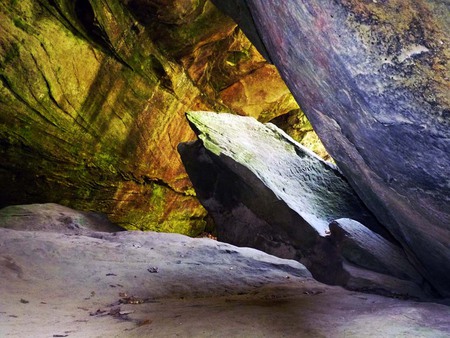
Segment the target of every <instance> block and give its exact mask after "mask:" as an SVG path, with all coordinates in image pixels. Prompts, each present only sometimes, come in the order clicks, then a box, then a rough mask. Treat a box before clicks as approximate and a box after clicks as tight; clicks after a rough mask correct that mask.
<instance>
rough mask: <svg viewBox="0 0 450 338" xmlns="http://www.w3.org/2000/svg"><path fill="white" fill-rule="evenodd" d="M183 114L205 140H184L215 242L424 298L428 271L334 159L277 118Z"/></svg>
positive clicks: (327, 277)
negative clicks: (279, 123) (385, 225)
mask: <svg viewBox="0 0 450 338" xmlns="http://www.w3.org/2000/svg"><path fill="white" fill-rule="evenodd" d="M187 118H188V120H189V121H190V123H191V125H192V128H193V129H194V130H195V132H196V133H197V135H198V138H199V140H198V141H196V142H194V143H186V144H180V145H179V147H178V148H179V151H180V154H181V157H182V160H183V163H184V164H185V166H186V169H187V172H188V174H189V177H190V179H191V181H192V183H193V184H194V188H195V189H196V192H197V196H198V198H199V199H200V201H201V202H202V204H203V205H204V206H205V208H206V209H207V210H208V211H209V213H210V214H211V215H212V217H213V218H214V221H215V224H216V226H217V237H218V239H219V240H222V241H226V242H229V243H232V244H235V245H240V246H249V247H254V248H257V249H260V250H263V251H266V252H268V253H271V254H274V255H277V256H280V257H283V258H291V259H296V260H298V261H300V262H301V263H303V264H304V265H305V266H306V267H307V268H308V269H309V270H310V271H311V273H312V274H313V276H314V277H315V278H317V279H318V280H319V281H321V282H325V283H328V284H339V285H343V286H345V287H348V288H351V289H356V290H364V291H373V292H378V293H387V294H402V295H409V296H416V297H424V296H425V295H424V292H423V291H421V289H420V288H421V287H422V286H424V285H426V283H424V280H423V277H422V276H421V275H420V274H419V273H418V272H417V271H416V269H415V268H414V267H413V266H412V265H411V264H410V263H409V262H408V260H407V258H406V255H405V253H404V251H403V250H402V249H401V247H400V246H399V245H398V243H396V242H395V240H393V239H392V238H391V236H390V235H389V233H387V232H386V231H385V230H384V228H383V227H382V226H381V225H380V224H379V223H378V221H377V220H376V218H375V217H374V216H373V215H372V214H371V213H370V211H369V210H368V209H367V208H366V207H365V206H364V204H363V203H362V202H361V200H360V199H359V198H358V196H357V195H356V193H355V192H354V190H353V189H352V188H351V186H350V185H349V184H348V182H347V181H346V180H345V178H344V177H343V176H342V175H341V173H340V172H339V171H338V169H337V168H336V167H335V166H334V165H332V164H330V163H328V162H325V161H323V160H322V159H320V158H319V157H318V156H317V155H315V154H313V153H312V152H310V151H309V150H307V149H306V148H304V147H302V146H301V145H300V144H298V143H297V142H295V141H294V140H293V139H292V138H290V137H289V136H288V135H286V134H285V133H284V132H283V131H282V130H280V129H278V128H277V127H275V126H274V125H272V124H266V125H264V124H261V123H259V122H258V121H256V120H255V119H253V118H249V117H241V116H235V115H230V114H217V113H209V112H190V113H188V114H187ZM330 222H333V223H332V226H331V227H330Z"/></svg>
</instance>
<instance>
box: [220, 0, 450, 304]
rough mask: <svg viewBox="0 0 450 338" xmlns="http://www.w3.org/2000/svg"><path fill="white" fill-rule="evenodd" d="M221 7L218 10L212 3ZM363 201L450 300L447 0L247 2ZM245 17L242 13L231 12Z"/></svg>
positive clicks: (293, 87)
mask: <svg viewBox="0 0 450 338" xmlns="http://www.w3.org/2000/svg"><path fill="white" fill-rule="evenodd" d="M215 2H216V3H217V5H218V6H221V4H220V2H219V1H215ZM236 4H239V6H241V7H242V6H247V8H248V9H249V12H250V15H251V18H250V19H249V20H250V21H251V22H254V23H255V25H256V29H255V31H256V32H257V35H258V38H260V39H261V40H262V41H263V44H264V45H265V47H266V50H267V51H268V54H269V55H270V58H271V60H272V61H273V63H274V64H275V65H276V66H277V68H278V69H279V70H280V73H281V74H282V77H283V78H284V79H285V81H286V83H287V84H288V86H289V88H290V89H291V91H292V92H293V93H294V96H295V97H296V98H297V100H298V102H299V103H300V105H301V106H302V109H303V110H304V111H305V113H306V115H307V116H308V119H309V120H310V121H311V123H312V125H313V126H314V128H315V130H316V131H317V132H318V134H319V137H320V138H321V140H322V141H323V142H324V144H325V146H326V147H327V150H328V151H329V153H330V154H331V156H332V157H333V158H334V159H335V160H336V163H337V164H338V165H339V168H340V169H341V170H342V171H343V173H344V175H345V176H346V177H347V178H348V179H349V182H350V184H351V185H352V186H353V187H354V188H355V189H356V191H357V192H358V194H359V196H360V197H361V198H362V199H363V200H364V202H365V203H366V204H367V206H368V207H369V208H370V209H371V210H372V211H373V212H374V213H375V214H376V215H377V218H378V219H379V220H380V221H381V222H382V223H383V224H384V225H385V226H386V227H387V228H388V229H389V230H390V231H391V232H392V234H393V235H394V236H395V237H396V238H397V239H398V240H399V241H400V242H401V243H402V245H403V247H404V248H405V250H406V251H407V252H408V255H409V258H410V260H411V261H413V262H414V263H415V264H416V266H417V267H419V268H420V269H421V271H422V272H423V273H424V274H425V275H426V276H427V278H428V280H429V281H430V282H431V283H432V284H433V285H434V286H435V287H436V288H437V289H438V290H439V292H440V293H441V294H443V295H447V296H449V295H450V289H449V287H450V274H449V273H448V271H450V249H449V248H450V208H449V205H450V184H449V175H448V173H449V172H450V151H449V149H450V128H449V126H450V115H449V107H450V104H449V100H450V95H449V85H450V83H449V77H450V67H449V51H450V49H449V43H450V36H449V32H450V21H449V20H450V19H449V15H448V13H449V11H450V5H449V3H448V1H431V0H430V1H428V0H421V1H415V0H414V1H413V0H408V1H400V0H392V1H366V2H361V1H353V0H340V1H331V0H326V1H322V0H321V1H315V0H307V1H301V2H300V1H294V0H288V1H283V2H280V1H276V0H269V1H265V0H264V1H262V0H247V1H245V0H243V1H235V2H234V3H233V4H232V3H229V4H227V5H223V6H226V7H228V8H227V11H228V13H233V9H232V8H230V6H234V5H236ZM234 12H235V14H233V15H235V16H236V17H237V18H238V19H239V20H243V19H242V11H241V10H240V8H235V9H234Z"/></svg>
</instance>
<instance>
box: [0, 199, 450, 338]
mask: <svg viewBox="0 0 450 338" xmlns="http://www.w3.org/2000/svg"><path fill="white" fill-rule="evenodd" d="M4 210H5V209H3V211H2V210H0V225H1V226H2V227H3V228H0V337H433V338H435V337H448V336H450V319H449V318H450V307H449V306H446V305H442V304H437V303H433V302H428V303H425V302H414V301H408V300H401V299H394V298H386V297H381V296H376V295H370V294H364V293H358V292H352V291H348V290H344V289H342V288H340V287H334V286H327V285H324V284H321V283H318V282H316V281H315V280H314V279H312V278H311V276H310V274H309V272H308V271H307V270H306V269H305V268H304V267H303V266H302V265H301V264H300V263H298V262H295V261H291V260H283V259H279V258H276V257H273V256H270V255H267V254H265V253H262V252H260V251H257V250H253V249H248V248H238V247H234V246H231V245H228V244H225V243H221V242H218V241H215V240H212V239H208V238H196V239H193V238H189V237H185V236H182V235H177V234H164V233H153V232H145V233H143V232H123V231H121V232H104V231H105V230H107V231H114V230H116V229H114V228H108V225H107V224H106V222H105V220H104V219H102V218H101V217H97V216H96V215H92V214H83V213H78V212H76V211H73V210H70V209H67V208H64V207H61V206H57V205H54V204H52V205H34V206H31V207H16V209H13V210H8V211H7V212H6V213H5V212H4ZM97 230H102V231H97Z"/></svg>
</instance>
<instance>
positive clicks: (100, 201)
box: [0, 0, 301, 235]
mask: <svg viewBox="0 0 450 338" xmlns="http://www.w3.org/2000/svg"><path fill="white" fill-rule="evenodd" d="M0 36H1V43H0V158H1V161H0V183H1V188H2V189H1V191H0V206H1V207H3V206H7V205H11V204H24V203H44V202H55V203H60V204H64V205H67V206H71V207H75V208H77V209H83V210H96V211H100V212H104V213H106V214H108V216H109V217H110V219H111V220H112V221H114V222H115V223H117V224H120V225H121V226H123V227H125V228H127V229H152V230H157V231H168V232H179V233H185V234H190V235H196V234H198V233H199V232H201V231H202V230H203V228H204V227H205V221H204V216H205V214H206V212H205V210H204V209H203V208H202V207H201V205H200V204H199V203H198V201H197V200H196V198H195V196H193V189H192V186H191V184H190V182H189V180H188V178H187V175H186V173H185V171H184V168H183V166H182V164H181V161H180V159H179V156H178V153H177V152H176V146H177V144H178V143H179V142H181V141H184V140H188V139H191V138H192V137H193V134H192V132H191V131H190V129H189V127H188V125H187V123H186V121H185V119H184V112H185V111H186V110H190V109H208V110H225V111H228V112H234V113H239V114H244V115H251V116H254V117H257V118H260V119H261V120H264V121H268V120H270V119H272V118H274V117H276V116H278V115H281V114H285V113H287V112H291V113H293V112H294V111H297V112H298V114H300V116H301V113H300V112H299V110H298V105H297V104H296V102H295V100H294V99H293V97H292V95H291V94H290V92H289V90H288V89H287V88H286V86H285V85H284V83H283V81H282V80H281V79H280V76H279V74H278V72H277V71H276V69H275V68H274V67H273V66H271V65H269V64H268V63H267V62H266V61H265V60H264V59H263V58H262V57H261V55H259V53H258V52H257V51H256V49H255V48H254V47H253V45H252V44H251V43H250V42H249V41H248V40H247V39H246V37H245V36H244V35H243V34H242V32H241V31H240V30H239V29H237V28H236V24H235V23H234V22H233V21H232V20H231V19H229V18H228V17H226V16H225V15H223V14H222V13H221V12H219V11H218V10H217V9H216V8H215V7H214V6H213V5H212V4H211V3H210V2H209V1H204V0H202V1H194V0H176V1H147V0H132V1H129V0H108V1H89V0H76V1H71V0H55V1H49V0H48V1H47V0H44V1H31V0H26V1H13V0H7V1H2V2H1V3H0ZM261 79H264V81H265V82H262V81H260V80H261ZM266 84H270V90H268V87H267V86H266Z"/></svg>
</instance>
